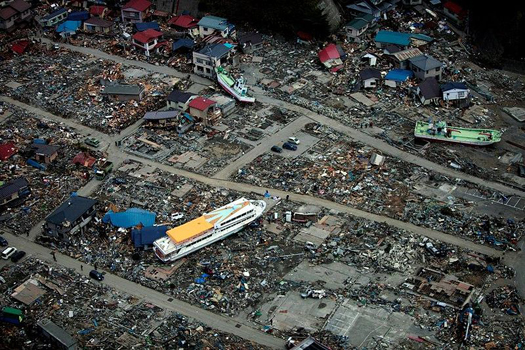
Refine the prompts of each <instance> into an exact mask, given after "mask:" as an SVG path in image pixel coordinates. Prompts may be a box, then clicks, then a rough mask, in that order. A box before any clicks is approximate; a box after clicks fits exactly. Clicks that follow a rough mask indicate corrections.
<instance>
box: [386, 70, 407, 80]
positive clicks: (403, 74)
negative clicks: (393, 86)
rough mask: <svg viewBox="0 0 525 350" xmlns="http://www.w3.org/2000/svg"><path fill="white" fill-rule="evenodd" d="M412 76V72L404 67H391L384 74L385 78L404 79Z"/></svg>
mask: <svg viewBox="0 0 525 350" xmlns="http://www.w3.org/2000/svg"><path fill="white" fill-rule="evenodd" d="M413 76H414V73H413V72H412V71H410V70H406V69H392V70H391V71H390V72H388V73H387V75H386V76H385V80H394V81H406V80H407V79H408V78H411V77H413Z"/></svg>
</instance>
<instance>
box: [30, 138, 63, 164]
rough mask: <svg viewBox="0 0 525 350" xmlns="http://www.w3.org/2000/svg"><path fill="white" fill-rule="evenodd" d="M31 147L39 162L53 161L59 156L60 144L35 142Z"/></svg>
mask: <svg viewBox="0 0 525 350" xmlns="http://www.w3.org/2000/svg"><path fill="white" fill-rule="evenodd" d="M31 149H32V150H33V152H34V153H35V160H36V161H37V162H39V163H46V164H48V163H51V162H53V161H54V160H55V159H56V158H57V157H58V150H59V149H60V146H55V145H47V144H40V143H33V144H32V145H31Z"/></svg>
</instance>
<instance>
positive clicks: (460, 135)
mask: <svg viewBox="0 0 525 350" xmlns="http://www.w3.org/2000/svg"><path fill="white" fill-rule="evenodd" d="M414 136H415V137H416V138H420V139H425V140H431V141H444V142H454V143H461V144H465V145H475V146H487V145H491V144H493V143H497V142H500V141H501V132H500V131H499V130H493V129H473V128H460V127H455V126H448V125H447V123H446V122H437V123H433V122H428V123H426V122H423V121H418V122H417V123H416V127H415V128H414Z"/></svg>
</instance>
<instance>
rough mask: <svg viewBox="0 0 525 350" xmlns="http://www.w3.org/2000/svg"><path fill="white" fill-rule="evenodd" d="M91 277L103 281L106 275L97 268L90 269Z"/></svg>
mask: <svg viewBox="0 0 525 350" xmlns="http://www.w3.org/2000/svg"><path fill="white" fill-rule="evenodd" d="M89 277H91V278H93V279H95V280H97V281H102V280H103V279H104V275H103V274H102V273H100V272H98V271H97V270H91V271H89Z"/></svg>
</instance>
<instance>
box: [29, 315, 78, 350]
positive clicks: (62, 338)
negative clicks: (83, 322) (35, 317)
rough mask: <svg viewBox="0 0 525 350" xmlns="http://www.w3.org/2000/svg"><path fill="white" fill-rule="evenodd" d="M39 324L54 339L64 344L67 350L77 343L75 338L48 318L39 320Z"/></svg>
mask: <svg viewBox="0 0 525 350" xmlns="http://www.w3.org/2000/svg"><path fill="white" fill-rule="evenodd" d="M37 324H38V326H40V328H42V329H43V330H45V331H46V332H47V333H49V334H50V335H52V336H53V338H55V339H57V340H59V342H60V343H62V344H64V346H65V347H66V348H67V349H70V348H71V347H72V346H74V345H75V344H76V343H77V340H76V339H75V338H73V337H72V336H71V335H70V334H69V333H68V332H66V331H65V330H64V329H63V328H61V327H59V326H58V325H56V324H55V323H53V322H52V321H51V320H49V319H47V318H44V319H41V320H39V321H38V322H37Z"/></svg>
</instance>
